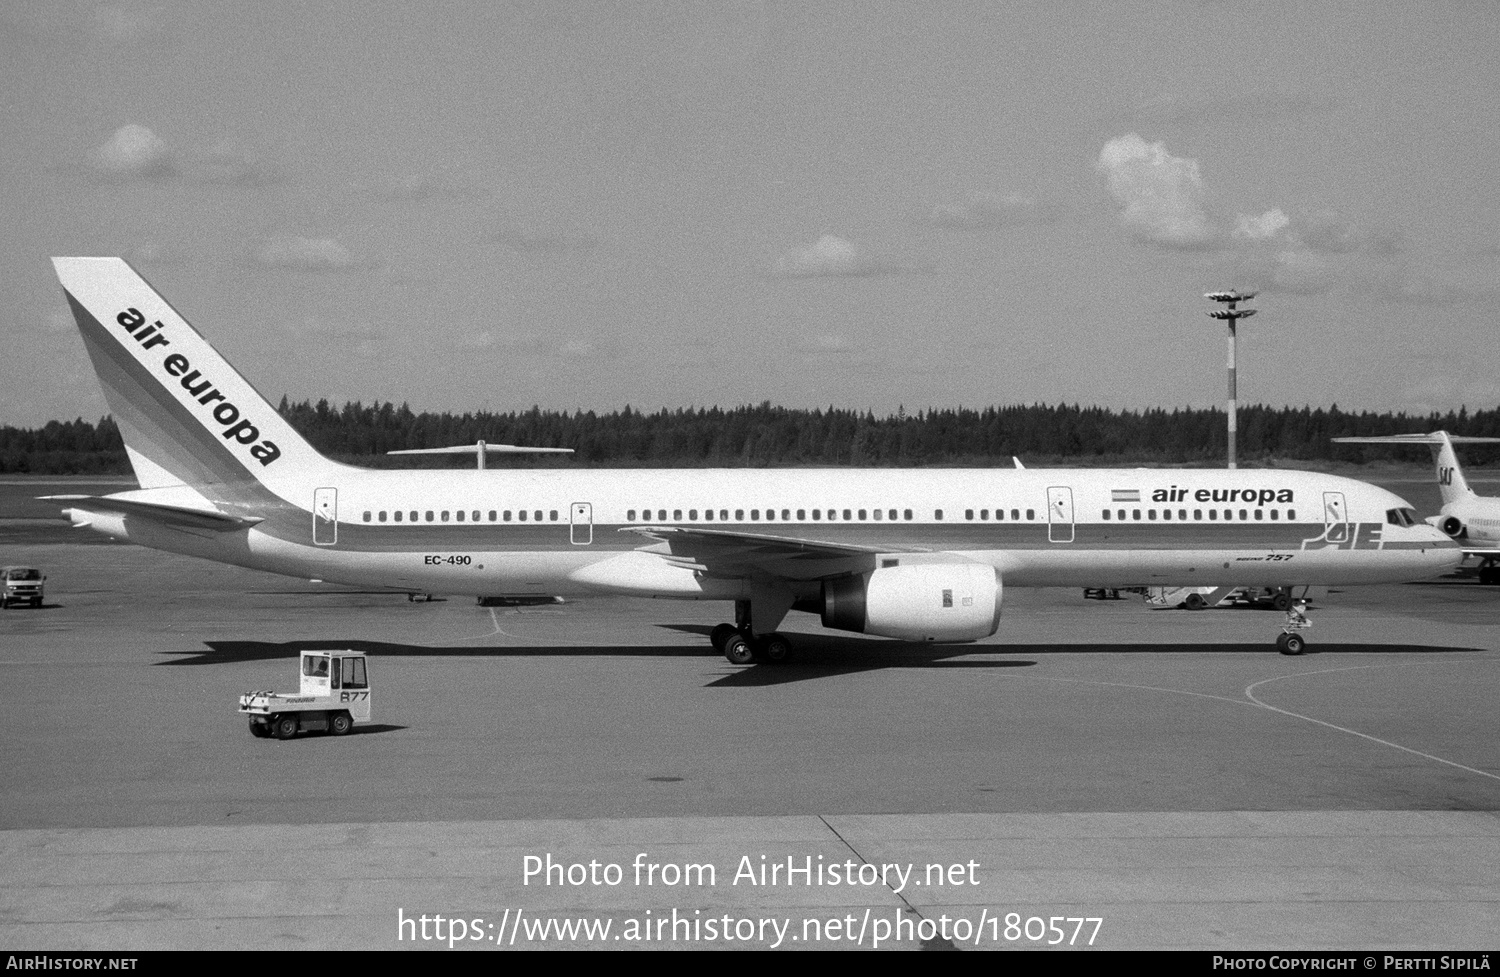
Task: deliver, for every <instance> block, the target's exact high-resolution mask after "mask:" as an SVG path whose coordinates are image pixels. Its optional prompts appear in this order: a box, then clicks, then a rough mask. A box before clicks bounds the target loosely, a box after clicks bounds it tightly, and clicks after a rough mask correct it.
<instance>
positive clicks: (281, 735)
mask: <svg viewBox="0 0 1500 977" xmlns="http://www.w3.org/2000/svg"><path fill="white" fill-rule="evenodd" d="M271 726H272V728H273V729H275V730H276V738H277V739H279V740H289V739H291V738H292V737H293V736H296V735H297V717H296V716H277V717H276V719H275V720H273V721H272V723H271Z"/></svg>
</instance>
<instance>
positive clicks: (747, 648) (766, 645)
mask: <svg viewBox="0 0 1500 977" xmlns="http://www.w3.org/2000/svg"><path fill="white" fill-rule="evenodd" d="M709 640H710V641H712V642H713V645H714V650H715V651H717V652H719V653H720V654H722V655H723V656H724V657H725V658H726V659H727V660H728V661H729V663H730V664H731V665H749V664H751V663H753V662H761V663H764V664H767V665H778V664H780V663H781V662H784V661H786V660H787V659H788V658H790V657H791V656H792V643H791V642H790V641H789V640H787V637H786V635H784V634H777V633H774V632H773V633H771V634H755V635H752V634H748V633H746V631H744V630H741V629H740V628H737V627H735V626H734V625H733V624H720V625H719V626H718V627H716V628H714V629H713V631H712V632H711V633H710V634H709Z"/></svg>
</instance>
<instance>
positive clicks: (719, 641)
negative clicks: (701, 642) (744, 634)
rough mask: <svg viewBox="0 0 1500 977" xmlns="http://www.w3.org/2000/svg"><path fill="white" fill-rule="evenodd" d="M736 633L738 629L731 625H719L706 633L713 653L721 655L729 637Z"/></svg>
mask: <svg viewBox="0 0 1500 977" xmlns="http://www.w3.org/2000/svg"><path fill="white" fill-rule="evenodd" d="M738 633H739V631H738V629H737V628H735V626H734V625H733V624H720V625H718V626H717V627H715V628H714V629H713V630H712V631H710V632H709V633H708V640H709V641H711V642H713V646H714V651H717V652H720V653H722V652H723V651H724V643H725V642H726V641H728V640H729V636H730V635H731V634H738Z"/></svg>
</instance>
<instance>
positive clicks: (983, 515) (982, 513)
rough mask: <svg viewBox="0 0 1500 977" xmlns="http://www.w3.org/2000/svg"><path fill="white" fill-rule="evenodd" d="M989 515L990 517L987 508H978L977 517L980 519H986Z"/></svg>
mask: <svg viewBox="0 0 1500 977" xmlns="http://www.w3.org/2000/svg"><path fill="white" fill-rule="evenodd" d="M989 517H990V510H988V509H980V510H979V518H980V519H982V520H983V519H988V518H989Z"/></svg>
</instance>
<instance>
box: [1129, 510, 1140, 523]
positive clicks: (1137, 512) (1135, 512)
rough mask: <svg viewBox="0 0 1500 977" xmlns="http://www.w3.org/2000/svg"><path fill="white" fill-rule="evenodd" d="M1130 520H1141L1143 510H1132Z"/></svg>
mask: <svg viewBox="0 0 1500 977" xmlns="http://www.w3.org/2000/svg"><path fill="white" fill-rule="evenodd" d="M1130 518H1132V519H1137V520H1139V519H1140V518H1141V510H1139V509H1131V510H1130Z"/></svg>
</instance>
